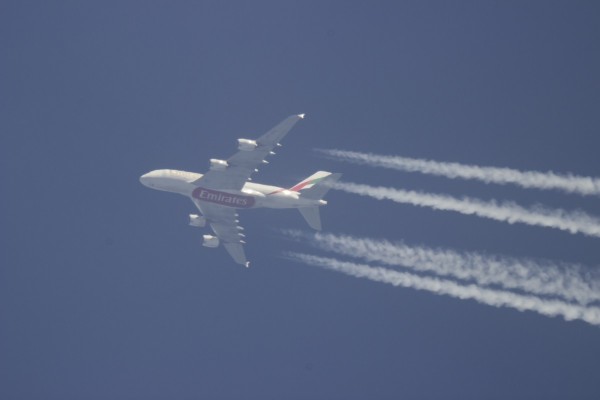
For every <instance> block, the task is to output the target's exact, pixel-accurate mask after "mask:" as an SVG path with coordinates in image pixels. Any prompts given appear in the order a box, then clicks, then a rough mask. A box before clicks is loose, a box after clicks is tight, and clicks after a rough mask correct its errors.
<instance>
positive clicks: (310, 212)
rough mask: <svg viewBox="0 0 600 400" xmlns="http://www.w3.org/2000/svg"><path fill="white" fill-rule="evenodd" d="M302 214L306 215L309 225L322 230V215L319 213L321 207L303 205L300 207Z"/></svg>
mask: <svg viewBox="0 0 600 400" xmlns="http://www.w3.org/2000/svg"><path fill="white" fill-rule="evenodd" d="M298 211H300V214H302V216H303V217H304V219H305V220H306V222H307V223H308V225H309V226H310V227H311V228H313V229H315V230H317V231H320V230H321V216H320V214H319V207H302V208H299V209H298Z"/></svg>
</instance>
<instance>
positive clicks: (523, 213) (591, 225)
mask: <svg viewBox="0 0 600 400" xmlns="http://www.w3.org/2000/svg"><path fill="white" fill-rule="evenodd" d="M332 187H333V188H335V189H338V190H343V191H345V192H348V193H354V194H358V195H361V196H369V197H372V198H375V199H378V200H384V199H387V200H392V201H395V202H397V203H404V204H412V205H415V206H420V207H430V208H433V209H436V210H445V211H456V212H459V213H462V214H474V215H477V216H479V217H484V218H490V219H494V220H496V221H504V222H508V223H510V224H512V223H515V222H520V223H523V224H528V225H537V226H543V227H546V228H555V229H560V230H563V231H568V232H570V233H573V234H574V233H582V234H584V235H588V236H596V237H600V219H598V218H597V217H594V216H591V215H589V214H586V213H584V212H583V211H571V212H569V211H565V210H561V209H548V208H544V207H542V206H539V205H537V206H534V207H533V208H531V209H527V208H524V207H521V206H519V205H517V204H515V203H512V202H504V203H498V202H496V201H489V202H485V201H482V200H478V199H471V198H468V197H465V198H462V199H458V198H455V197H451V196H444V195H437V194H430V193H422V192H416V191H412V190H401V189H393V188H387V187H381V186H378V187H376V186H369V185H362V184H358V183H349V182H336V183H333V184H332Z"/></svg>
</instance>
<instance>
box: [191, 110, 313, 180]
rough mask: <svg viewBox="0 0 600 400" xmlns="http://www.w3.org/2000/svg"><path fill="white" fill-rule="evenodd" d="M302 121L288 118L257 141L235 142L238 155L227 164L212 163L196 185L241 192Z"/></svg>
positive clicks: (298, 116) (296, 117)
mask: <svg viewBox="0 0 600 400" xmlns="http://www.w3.org/2000/svg"><path fill="white" fill-rule="evenodd" d="M302 118H304V114H299V115H291V116H289V117H287V118H286V119H284V120H283V121H281V122H280V123H279V124H278V125H276V126H275V127H273V128H272V129H271V130H269V131H268V132H267V133H265V134H264V135H262V136H261V137H259V138H258V139H256V140H249V139H238V148H239V149H240V151H238V152H237V153H236V154H234V155H233V156H231V157H230V158H229V159H227V160H226V161H224V160H211V169H210V171H208V172H207V173H206V174H204V175H203V176H202V178H200V179H199V180H198V181H196V182H194V183H195V184H197V185H199V186H202V187H205V188H208V189H220V190H240V189H242V187H243V186H244V184H245V183H246V182H247V181H248V180H250V176H251V175H252V174H253V173H254V172H256V171H257V168H258V167H259V166H260V165H261V164H263V163H266V160H265V159H266V158H267V156H268V155H270V154H274V153H273V148H275V146H277V145H278V144H279V142H280V141H281V140H282V139H283V138H284V136H285V135H286V134H287V133H288V132H289V131H290V129H292V127H293V126H294V125H295V124H296V122H298V121H299V120H301V119H302Z"/></svg>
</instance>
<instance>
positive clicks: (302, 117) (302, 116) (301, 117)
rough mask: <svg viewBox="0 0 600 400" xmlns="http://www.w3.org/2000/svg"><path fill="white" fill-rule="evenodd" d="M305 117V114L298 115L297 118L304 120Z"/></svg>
mask: <svg viewBox="0 0 600 400" xmlns="http://www.w3.org/2000/svg"><path fill="white" fill-rule="evenodd" d="M305 115H306V114H298V117H300V119H304V116H305Z"/></svg>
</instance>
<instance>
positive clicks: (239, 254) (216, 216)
mask: <svg viewBox="0 0 600 400" xmlns="http://www.w3.org/2000/svg"><path fill="white" fill-rule="evenodd" d="M193 201H194V204H196V206H197V207H198V209H199V210H200V212H201V213H202V214H203V215H204V217H205V218H206V220H207V221H208V223H209V224H210V227H211V228H212V230H213V232H214V233H215V235H216V236H217V238H218V239H219V243H220V244H223V247H225V249H226V250H227V252H228V253H229V254H230V255H231V257H232V258H233V259H234V261H235V262H237V263H238V264H242V265H244V266H246V267H247V266H248V265H249V263H248V260H247V259H246V254H245V252H244V247H243V244H244V241H243V240H242V239H243V237H244V234H243V233H242V232H241V230H242V229H243V228H242V227H240V226H239V225H238V222H239V221H238V219H237V217H238V215H237V213H236V211H235V209H234V208H231V207H226V206H221V205H217V204H213V203H208V202H205V201H198V200H196V199H193Z"/></svg>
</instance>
